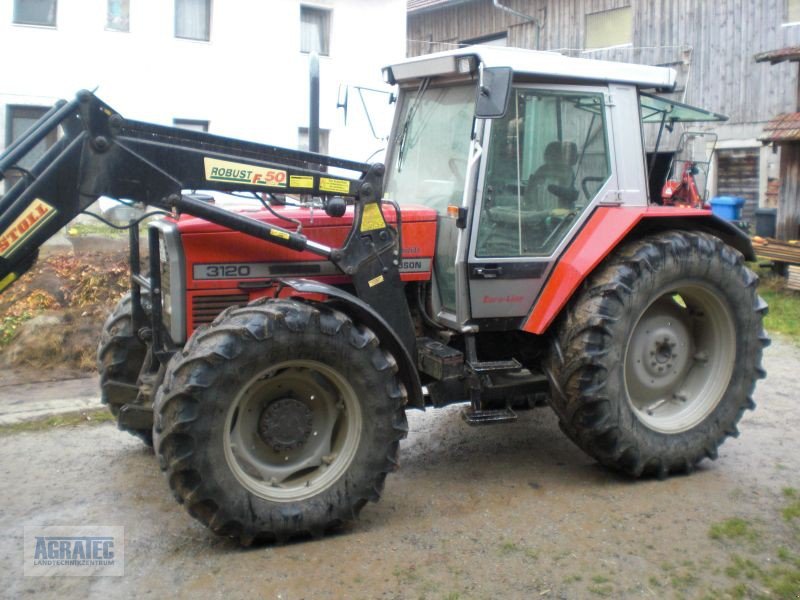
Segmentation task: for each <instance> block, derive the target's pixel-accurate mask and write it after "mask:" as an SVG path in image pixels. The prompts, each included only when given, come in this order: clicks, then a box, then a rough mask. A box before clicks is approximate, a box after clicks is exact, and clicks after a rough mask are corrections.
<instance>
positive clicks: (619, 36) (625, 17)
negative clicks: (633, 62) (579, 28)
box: [584, 6, 633, 50]
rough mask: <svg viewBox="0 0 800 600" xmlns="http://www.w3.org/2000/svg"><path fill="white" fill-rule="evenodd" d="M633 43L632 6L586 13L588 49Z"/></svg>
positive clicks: (586, 45)
mask: <svg viewBox="0 0 800 600" xmlns="http://www.w3.org/2000/svg"><path fill="white" fill-rule="evenodd" d="M631 43H633V9H632V8H631V7H630V6H626V7H624V8H615V9H613V10H604V11H601V12H596V13H589V14H587V15H586V40H585V44H584V45H585V47H586V49H587V50H591V49H593V48H608V47H610V46H623V45H625V44H631Z"/></svg>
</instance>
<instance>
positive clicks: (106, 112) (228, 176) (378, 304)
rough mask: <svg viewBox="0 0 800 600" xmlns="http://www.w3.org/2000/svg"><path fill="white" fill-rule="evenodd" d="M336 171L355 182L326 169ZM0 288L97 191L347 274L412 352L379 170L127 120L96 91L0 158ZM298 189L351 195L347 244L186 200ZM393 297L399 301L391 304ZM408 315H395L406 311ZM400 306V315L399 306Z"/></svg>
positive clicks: (52, 114) (59, 109) (65, 106)
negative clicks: (6, 182) (11, 176)
mask: <svg viewBox="0 0 800 600" xmlns="http://www.w3.org/2000/svg"><path fill="white" fill-rule="evenodd" d="M59 126H61V128H62V131H63V135H62V136H61V137H60V139H59V140H58V141H57V142H56V144H55V145H54V146H53V147H52V148H50V149H49V150H48V151H47V152H46V153H45V154H44V156H42V157H41V158H40V159H39V160H38V161H36V163H35V164H34V165H33V166H32V167H30V168H29V169H27V170H26V169H20V168H19V167H18V164H19V163H20V161H22V160H23V159H24V158H25V157H26V156H28V155H29V153H30V152H31V150H33V149H34V147H35V146H36V145H37V144H38V143H39V142H40V141H41V140H43V139H44V138H45V137H46V136H47V135H48V134H49V133H51V132H52V131H53V130H54V129H56V128H57V127H59ZM326 167H336V168H340V169H345V170H348V171H351V172H354V173H355V177H353V178H348V177H340V176H338V175H336V176H334V175H330V174H329V173H327V172H326V171H324V168H326ZM14 170H16V171H17V172H19V173H20V174H21V177H20V179H19V180H18V181H17V182H16V183H15V184H14V185H13V186H12V187H11V189H9V190H8V191H7V193H6V194H5V195H4V196H2V197H0V292H2V291H3V290H4V289H5V288H7V287H8V286H9V285H10V284H11V283H13V282H14V281H15V280H16V279H17V278H18V277H19V276H20V275H22V274H23V273H24V272H25V271H26V270H27V269H29V268H30V266H31V265H32V264H33V263H34V261H35V260H36V256H37V254H38V249H39V247H40V246H41V245H42V244H43V243H44V242H45V241H46V240H48V239H49V238H50V237H52V236H53V235H54V234H55V233H57V232H58V231H59V229H61V228H62V227H64V225H66V224H67V223H68V222H69V221H71V220H72V219H73V218H75V217H76V216H77V215H78V214H80V213H81V212H82V211H84V210H85V209H86V208H87V207H88V206H89V205H91V204H92V203H93V202H94V201H95V200H97V199H98V198H99V197H100V196H108V197H111V198H117V199H123V200H126V201H135V202H142V203H144V204H148V205H150V206H154V207H157V208H160V209H163V210H166V211H172V212H174V213H187V214H190V215H193V216H196V217H199V218H202V219H205V220H207V221H211V222H213V223H217V224H219V225H222V226H224V227H228V228H230V229H233V230H236V231H241V232H242V233H245V234H247V235H251V236H254V237H257V238H259V239H263V240H267V241H270V242H272V243H275V244H278V245H281V246H285V247H288V248H291V249H293V250H297V251H309V252H312V253H315V254H317V255H319V256H322V257H325V258H328V259H329V260H331V261H332V262H333V263H334V264H336V265H337V266H338V267H339V268H340V269H341V270H342V271H343V272H345V273H347V274H348V275H350V276H351V277H352V278H353V283H354V285H355V287H356V290H357V292H358V295H359V297H361V298H362V299H363V300H365V301H366V302H367V303H368V304H370V305H372V306H373V307H375V308H376V310H378V311H379V312H380V313H381V314H382V315H384V316H385V317H386V319H387V321H388V322H389V323H390V324H391V325H393V326H394V327H396V330H397V332H398V334H399V335H400V337H401V339H403V341H404V342H405V343H406V344H408V345H409V347H410V348H412V347H413V339H414V338H413V326H412V324H411V318H410V315H408V308H407V306H406V305H405V298H404V296H403V294H402V284H401V282H400V276H399V271H398V263H399V260H398V259H399V245H398V233H397V231H395V230H394V229H393V228H392V227H390V226H389V225H388V224H387V223H386V221H385V219H384V218H383V215H382V211H381V208H380V201H381V198H382V196H383V165H380V164H374V165H369V164H365V163H359V162H354V161H349V160H344V159H338V158H333V157H328V156H324V155H320V154H315V153H310V152H300V151H297V150H289V149H285V148H279V147H276V146H270V145H264V144H257V143H253V142H246V141H241V140H236V139H231V138H225V137H221V136H215V135H211V134H208V133H203V132H196V131H188V130H184V129H179V128H175V127H164V126H159V125H154V124H150V123H142V122H138V121H129V120H126V119H124V118H123V117H122V116H121V115H119V114H118V113H116V112H115V111H114V110H113V109H112V108H111V107H110V106H108V105H107V104H105V103H104V102H102V101H101V100H100V99H99V98H97V97H96V96H95V95H94V94H92V93H91V92H87V91H82V92H80V93H78V95H77V97H76V98H75V100H72V101H70V102H64V101H61V102H59V103H58V104H57V105H56V106H54V107H53V108H52V109H51V110H50V111H48V113H47V114H46V115H44V116H43V117H42V118H41V119H40V120H39V121H38V122H37V123H36V124H35V125H34V126H33V127H32V128H31V129H30V130H29V131H28V132H26V134H25V135H23V136H22V137H21V138H20V139H18V140H17V141H16V142H15V143H14V144H12V145H11V146H10V147H9V148H8V149H7V150H6V151H5V152H4V153H3V154H2V155H0V180H2V179H3V178H4V177H5V176H6V174H7V173H9V172H11V171H14ZM193 189H202V190H219V191H228V192H232V191H251V192H268V193H299V194H311V195H315V196H342V197H345V198H351V199H352V200H353V202H354V205H355V217H354V221H353V230H352V231H351V234H350V235H349V236H348V238H347V241H346V243H345V246H344V247H343V248H339V249H334V248H329V247H327V246H324V245H322V244H318V243H315V242H313V241H311V240H309V239H308V238H307V237H306V236H304V235H302V234H300V233H296V232H292V231H288V230H286V229H283V228H280V227H276V226H274V225H270V224H267V223H263V222H261V221H258V220H256V219H253V218H250V217H247V216H245V215H242V214H239V213H235V212H232V211H228V210H225V209H222V208H219V207H217V206H214V205H213V204H209V203H206V202H202V201H200V200H197V199H194V198H191V197H188V196H185V195H183V194H182V190H193ZM389 288H391V289H392V292H391V293H389V295H388V297H389V298H392V297H393V298H394V300H395V301H394V302H391V303H390V304H391V306H387V304H386V299H387V291H388V290H389ZM403 307H404V308H405V310H402V308H403ZM398 309H401V310H399V313H401V316H400V317H398V316H397V313H398Z"/></svg>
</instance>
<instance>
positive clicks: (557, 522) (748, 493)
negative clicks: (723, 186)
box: [0, 340, 800, 600]
mask: <svg viewBox="0 0 800 600" xmlns="http://www.w3.org/2000/svg"><path fill="white" fill-rule="evenodd" d="M766 367H767V369H768V371H769V377H768V379H767V380H766V381H764V382H762V383H761V384H760V385H759V388H758V391H757V395H756V400H757V402H758V404H759V407H758V409H757V410H756V411H755V412H753V413H748V414H747V415H746V416H745V418H744V419H743V421H742V423H741V426H740V429H741V437H740V438H739V439H735V440H729V441H728V442H727V443H726V444H725V445H724V446H723V447H722V448H721V450H720V457H719V460H717V461H716V462H709V461H705V462H703V463H702V465H701V468H700V469H699V470H698V471H697V472H696V473H695V474H693V475H692V476H690V477H674V478H671V479H669V480H667V481H663V482H662V481H653V480H648V481H639V482H634V481H630V480H628V479H626V478H624V477H620V476H618V475H616V474H615V473H613V472H610V471H608V470H606V469H603V468H601V467H599V466H598V465H597V464H595V463H594V461H593V460H592V459H590V458H588V457H587V456H586V455H584V454H583V453H582V452H581V451H580V450H578V449H577V448H575V447H574V446H573V445H572V444H571V443H570V442H569V441H568V440H567V439H566V438H565V437H564V436H563V435H562V434H561V432H560V431H559V429H558V427H557V425H556V422H555V419H554V418H553V416H552V415H551V413H550V411H549V410H548V409H542V410H537V411H531V412H529V413H527V414H524V415H523V416H522V418H521V419H520V420H519V421H518V422H517V423H514V424H510V425H500V426H494V427H485V428H481V429H472V428H469V427H467V426H466V425H465V424H464V423H463V422H462V420H461V419H460V417H459V408H458V407H450V408H448V409H446V410H442V411H429V412H427V413H424V414H423V413H418V412H412V413H409V424H410V428H411V431H410V435H409V437H408V439H407V440H406V441H405V442H404V443H403V445H402V448H401V468H400V471H398V472H397V473H396V474H393V475H392V476H390V477H389V479H388V480H387V485H386V488H385V491H384V495H383V498H382V500H381V502H379V503H378V504H370V505H368V506H367V507H365V509H364V510H363V512H362V514H361V519H360V520H359V521H358V522H357V523H355V524H354V525H352V526H349V527H348V528H347V529H346V530H345V531H343V532H342V533H340V534H338V535H335V536H332V537H327V538H325V539H322V540H319V541H307V542H300V543H293V544H289V545H285V546H262V547H255V548H250V549H246V550H242V549H240V548H238V547H237V546H235V545H234V544H232V543H231V542H229V541H228V540H225V539H221V538H218V537H216V536H214V535H213V534H211V533H209V532H208V531H207V530H206V529H205V528H203V527H202V526H201V525H200V524H199V523H197V522H196V521H194V520H193V519H192V518H191V517H190V516H189V515H188V514H186V512H185V511H184V509H183V508H182V507H181V506H179V505H178V504H176V503H175V502H174V500H173V499H172V496H171V494H170V492H169V491H168V488H167V485H166V482H165V481H164V479H163V476H162V475H161V473H160V472H159V470H158V468H157V466H156V461H155V458H154V457H153V455H152V452H151V451H150V450H149V449H147V448H145V447H144V446H143V445H142V444H141V443H140V442H139V441H137V440H136V439H134V438H132V437H131V436H128V435H126V434H124V433H122V432H120V431H118V430H116V429H115V427H114V426H113V425H111V424H109V423H104V424H99V425H94V426H80V427H65V428H51V429H43V430H40V431H33V432H23V433H19V432H15V431H14V430H13V428H5V429H2V430H0V431H2V433H0V482H2V484H1V485H0V596H5V597H9V598H19V597H24V596H32V595H37V596H43V597H46V598H48V597H53V598H56V597H57V598H64V597H98V598H99V597H102V598H106V597H108V598H117V597H150V598H172V597H178V598H189V597H191V598H244V597H258V598H270V599H281V600H295V599H301V598H308V599H311V598H314V599H317V598H320V599H327V598H331V599H333V598H367V599H372V598H385V599H394V598H428V599H448V600H455V599H457V598H459V599H465V598H526V599H527V598H603V597H608V598H725V597H729V598H797V597H800V558H798V556H800V503H798V498H799V497H798V496H797V494H800V492H798V491H797V488H800V437H798V436H797V435H796V432H797V431H798V430H799V429H800V412H798V409H797V399H798V393H797V384H796V381H797V373H798V372H800V349H798V348H797V347H795V346H793V345H791V344H789V343H788V342H785V341H780V340H778V341H776V342H775V343H774V344H773V346H772V347H771V348H770V349H769V350H768V352H767V355H766ZM76 385H78V387H80V385H81V384H76ZM65 389H66V384H65V386H64V387H61V386H58V387H56V388H55V391H56V395H57V396H61V395H64V394H62V393H61V392H62V391H63V390H65ZM40 390H41V388H40ZM51 391H52V390H51ZM7 395H8V392H7V390H6V391H4V390H3V389H2V388H0V413H2V412H7V411H8V410H16V409H13V407H14V406H17V404H14V403H11V404H9V403H8V402H7V401H6V400H3V398H5V397H7ZM34 396H35V394H34V393H33V392H30V391H29V393H28V394H26V397H29V398H33V397H34ZM23 404H24V402H23ZM56 524H59V525H121V526H124V527H125V538H126V564H125V575H124V577H121V578H115V577H96V578H85V577H65V578H32V577H24V576H23V574H22V546H21V541H22V531H23V529H22V528H23V526H26V525H56Z"/></svg>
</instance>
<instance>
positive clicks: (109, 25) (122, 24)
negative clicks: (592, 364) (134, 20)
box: [106, 0, 131, 31]
mask: <svg viewBox="0 0 800 600" xmlns="http://www.w3.org/2000/svg"><path fill="white" fill-rule="evenodd" d="M130 15H131V5H130V0H108V12H107V14H106V29H108V30H109V31H130V26H131V23H130Z"/></svg>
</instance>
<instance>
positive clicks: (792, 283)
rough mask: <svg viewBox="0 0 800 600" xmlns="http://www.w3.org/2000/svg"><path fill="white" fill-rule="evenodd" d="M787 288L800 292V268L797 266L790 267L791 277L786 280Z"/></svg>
mask: <svg viewBox="0 0 800 600" xmlns="http://www.w3.org/2000/svg"><path fill="white" fill-rule="evenodd" d="M786 287H787V288H789V289H790V290H799V291H800V267H798V266H796V265H790V266H789V276H788V277H787V278H786Z"/></svg>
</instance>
